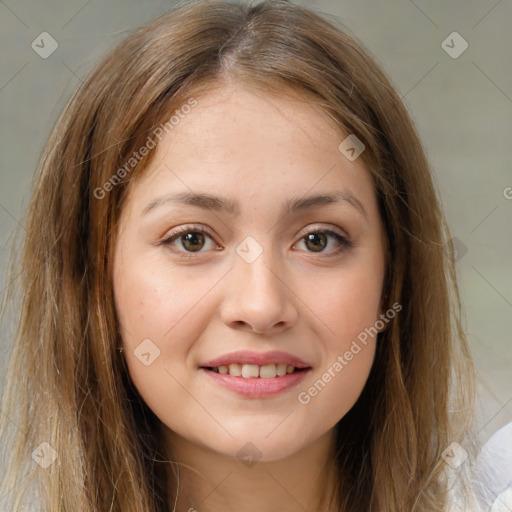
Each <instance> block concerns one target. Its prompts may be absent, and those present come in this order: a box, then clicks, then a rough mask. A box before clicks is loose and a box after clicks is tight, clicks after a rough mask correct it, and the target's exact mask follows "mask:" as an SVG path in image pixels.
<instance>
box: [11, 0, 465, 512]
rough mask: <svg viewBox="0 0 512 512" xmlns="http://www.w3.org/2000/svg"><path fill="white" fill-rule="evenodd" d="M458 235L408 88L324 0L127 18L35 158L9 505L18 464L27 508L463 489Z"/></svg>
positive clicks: (373, 502)
mask: <svg viewBox="0 0 512 512" xmlns="http://www.w3.org/2000/svg"><path fill="white" fill-rule="evenodd" d="M449 240H450V236H449V232H448V228H447V226H446V224H445V221H444V217H443V214H442V212H441V209H440V206H439V202H438V199H437V197H436V193H435V189H434V186H433V183H432V178H431V176H430V173H429V168H428V163H427V161H426V158H425V155H424V152H423V149H422V146H421V143H420V141H419V139H418V136H417V134H416V132H415V129H414V127H413V125H412V122H411V120H410V118H409V116H408V114H407V112H406V109H405V108H404V106H403V104H402V103H401V101H400V99H399V97H398V95H397V94H396V92H395V91H394V89H393V87H392V85H391V84H390V82H389V80H388V79H387V78H386V77H385V75H384V74H383V72H382V71H381V70H380V69H379V67H378V66H377V64H376V63H375V62H374V61H373V60H372V58H371V57H370V56H369V55H368V54H367V53H366V52H365V51H364V50H363V49H362V47H361V46H360V45H359V44H358V43H357V42H356V41H355V40H354V39H353V38H351V37H349V36H348V35H346V34H345V33H344V32H342V31H341V30H340V29H339V28H337V27H335V26H334V25H333V24H331V23H330V22H328V21H327V20H326V19H325V18H323V17H321V16H320V15H318V14H316V13H313V12H312V11H310V10H307V9H305V8H302V7H298V6H295V5H293V4H289V3H287V2H284V1H275V2H262V3H258V4H241V5H237V4H231V3H229V2H217V1H215V2H192V3H187V4H184V5H182V6H180V7H179V8H177V9H174V10H172V11H171V12H169V13H168V14H165V15H164V16H162V17H160V18H158V19H157V20H155V21H153V22H152V23H150V24H148V25H146V26H144V27H142V28H140V29H139V30H137V31H136V32H135V33H134V34H132V35H131V36H129V37H128V38H127V39H126V40H125V41H123V42H122V43H121V44H120V45H119V46H118V47H117V48H115V49H114V51H112V52H111V53H110V54H109V55H108V56H107V57H106V58H105V59H104V60H103V61H102V62H101V63H100V64H99V65H98V66H97V67H96V69H95V70H94V71H93V72H92V73H91V75H90V76H89V78H88V79H87V80H86V81H85V82H84V84H82V86H81V87H80V88H79V90H78V91H77V93H76V94H75V96H74V97H73V98H72V100H71V101H70V103H69V105H68V107H67V108H66V109H65V111H64V113H63V114H62V116H61V118H60V120H59V121H58V122H57V124H56V127H55V129H54V131H53V134H52V135H51V137H50V139H49V141H48V144H47V149H46V152H45V154H44V156H43V159H42V162H41V166H40V169H39V172H38V176H37V183H36V186H35V190H34V195H33V198H32V201H31V204H30V206H29V210H28V217H27V226H26V238H25V245H24V248H23V256H22V259H21V262H20V269H21V272H22V282H23V293H24V297H23V302H22V309H21V311H22V313H21V318H20V327H19V332H18V336H17V340H16V344H15V352H14V354H13V359H12V364H11V367H10V369H9V376H8V380H7V382H8V388H7V390H6V398H5V402H4V406H3V410H4V411H6V414H7V415H8V418H9V419H10V420H12V421H13V422H15V423H16V424H17V425H18V426H19V428H18V429H17V430H16V429H15V430H12V429H11V434H9V435H12V436H13V443H14V444H12V445H10V446H9V456H10V459H9V460H10V462H9V465H8V466H7V467H8V468H9V474H8V475H7V476H6V479H4V489H2V492H3V493H8V497H12V502H13V503H14V505H13V506H14V507H18V508H13V509H14V510H21V508H20V507H21V503H23V499H22V493H21V492H20V493H18V488H16V487H14V485H15V484H16V482H17V481H18V480H19V478H20V475H21V474H22V471H23V468H25V469H28V471H29V474H28V476H27V477H26V478H25V479H24V480H23V484H27V485H28V484H29V483H30V482H31V481H33V482H36V483H38V484H39V489H38V492H39V494H38V496H39V497H38V500H39V501H38V503H40V504H41V505H40V506H41V510H84V511H100V510H101V511H103V510H109V511H123V512H124V511H140V512H142V511H156V510H162V511H164V510H166V511H168V510H176V511H180V512H181V511H182V510H183V511H185V510H189V511H190V510H199V511H200V512H203V511H210V510H234V509H237V510H239V509H240V508H242V509H243V510H246V511H252V510H274V509H275V510H290V511H292V510H318V511H327V510H329V511H331V510H336V511H355V510H357V511H361V510H365V511H386V512H390V511H407V512H409V511H434V510H447V508H448V507H449V506H450V505H451V502H452V500H453V499H454V497H456V498H457V499H459V501H460V500H463V501H464V500H466V501H465V504H466V506H472V505H471V504H472V503H473V502H472V501H471V493H470V492H469V489H468V488H467V468H468V466H469V462H467V463H466V461H467V460H469V461H471V460H472V457H473V455H474V445H473V436H472V432H471V428H470V424H471V423H470V421H471V414H472V407H473V394H474V383H473V373H472V371H473V370H472V363H471V358H470V355H469V350H468V346H467V341H466V339H465V336H464V333H463V331H462V329H461V326H460V322H459V318H458V313H459V299H458V291H457V285H456V280H455V272H454V262H453V254H452V250H451V243H450V242H449ZM198 245H199V247H198ZM20 375H24V376H26V378H24V379H20V378H19V376H20ZM6 418H7V416H5V418H4V425H3V432H6V434H5V435H6V436H7V435H8V433H9V429H8V420H7V419H6ZM11 424H12V423H10V422H9V425H11ZM3 435H4V434H3ZM6 439H7V438H6ZM468 457H469V459H468ZM27 462H31V463H32V465H28V466H27ZM36 487H37V486H36ZM450 488H453V491H450ZM18 494H19V496H20V500H19V503H20V505H17V504H16V503H17V502H16V496H17V495H18ZM461 506H462V507H464V504H463V505H461ZM462 510H465V509H464V508H462Z"/></svg>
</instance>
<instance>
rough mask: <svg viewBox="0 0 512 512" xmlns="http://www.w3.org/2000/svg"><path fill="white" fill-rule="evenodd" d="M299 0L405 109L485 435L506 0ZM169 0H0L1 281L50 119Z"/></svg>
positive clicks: (499, 257)
mask: <svg viewBox="0 0 512 512" xmlns="http://www.w3.org/2000/svg"><path fill="white" fill-rule="evenodd" d="M296 3H301V4H303V5H306V6H309V7H314V8H316V9H319V10H321V11H324V12H327V13H331V14H333V15H335V16H337V17H338V19H339V20H341V22H342V23H343V24H344V25H345V27H347V28H348V29H349V31H350V32H351V33H353V34H354V35H356V36H357V37H358V38H359V39H360V40H361V41H362V42H363V44H365V45H366V47H367V48H368V49H369V51H370V52H371V53H372V54H373V55H374V57H375V58H376V59H377V61H378V62H379V63H380V64H381V65H382V66H383V68H384V69H385V70H386V71H387V73H388V74H389V75H390V77H391V79H392V81H393V82H394V83H395V85H396V87H397V89H398V91H399V92H400V94H401V95H402V97H403V99H404V101H405V102H406V104H407V106H408V107H409V109H410V111H411V112H412V115H413V118H414V120H415V122H416V124H417V127H418V129H419V132H420V135H421V136H422V139H423V141H424V144H425V147H426V149H427V152H428V155H429V158H430V161H431V163H432V167H433V172H434V174H435V178H436V181H437V185H438V188H439V191H440V195H441V198H442V201H443V204H444V208H445V212H446V216H447V218H448V222H449V224H450V227H451V230H452V234H453V236H454V237H455V238H456V239H457V240H456V242H455V243H456V246H457V247H458V251H459V252H458V257H459V261H458V263H457V266H458V273H459V276H460V286H461V292H462V298H463V301H464V305H465V316H466V327H467V332H468V334H469V337H470V342H471V349H472V352H473V355H474V358H475V363H476V366H477V369H478V373H479V377H480V383H479V395H480V405H479V418H478V430H479V433H480V437H481V440H482V441H485V440H486V439H487V438H488V437H489V436H490V435H491V434H492V433H493V432H495V431H496V430H498V429H499V428H500V427H501V426H503V425H505V424H506V423H508V422H511V421H512V385H511V383H512V382H511V381H512V379H511V374H512V372H511V369H512V345H511V335H510V332H511V330H512V272H511V263H510V262H511V254H512V229H511V227H512V222H511V221H512V188H511V189H508V188H507V187H512V172H511V171H512V156H511V151H510V147H511V144H510V139H511V136H512V69H511V67H512V64H511V63H512V58H511V57H512V36H511V34H512V1H511V0H499V1H497V0H471V1H466V0H464V1H462V0H460V1H450V2H446V1H441V0H437V1H422V0H415V1H414V2H413V1H412V0H390V1H387V2H378V1H377V0H371V1H356V0H342V1H333V0H318V1H306V0H304V1H302V2H299V1H298V2H296ZM171 5H173V2H163V1H157V0H151V1H146V2H142V1H141V0H124V1H121V0H110V1H106V2H100V1H99V0H89V1H84V0H72V1H68V2H64V1H62V0H61V1H56V0H46V1H44V2H29V1H28V0H22V1H18V2H16V1H14V0H6V1H0V27H1V33H0V39H1V46H0V48H1V49H0V52H1V57H0V58H1V61H0V73H1V74H0V112H1V116H2V117H1V125H0V140H1V144H2V150H1V151H0V292H1V291H2V290H3V289H4V287H5V284H6V283H7V263H8V256H9V248H10V239H11V235H12V232H13V229H14V228H15V227H16V226H17V225H20V226H22V225H23V217H24V211H25V208H26V205H27V202H28V199H29V191H30V186H31V180H32V176H33V173H34V170H35V167H36V165H37V161H38V159H39V156H40V152H41V149H42V147H43V144H44V142H45V139H46V137H47V135H48V132H49V129H50V127H51V125H52V124H53V122H54V121H55V119H56V117H57V115H58V114H59V112H60V111H61V109H62V108H63V107H64V105H65V104H66V101H67V99H68V98H69V97H70V95H71V93H72V92H73V91H74V90H75V88H76V87H77V86H78V85H79V83H80V82H81V81H82V80H83V78H84V77H85V75H86V73H87V72H88V71H89V70H90V69H91V67H92V66H93V65H94V63H95V62H96V61H97V60H98V59H99V58H100V57H101V56H102V55H103V54H104V53H105V51H107V50H108V49H109V48H111V47H113V46H114V45H115V44H116V43H117V42H119V41H120V40H121V39H122V38H123V37H125V36H126V35H127V34H128V31H129V30H131V29H132V28H134V27H135V26H138V25H140V24H142V23H144V22H146V21H149V20H150V19H152V18H153V17H154V16H156V15H159V14H161V13H163V12H165V11H166V10H167V9H168V8H169V7H170V6H171ZM454 31H456V32H458V33H460V35H461V36H462V37H463V38H464V39H465V40H466V41H467V43H468V45H469V46H468V48H467V50H466V51H465V52H464V53H462V54H461V55H460V56H459V57H458V58H452V57H450V56H449V55H448V54H447V53H446V52H445V50H444V49H443V47H442V46H441V43H442V42H443V41H444V40H445V39H446V38H447V36H448V35H449V34H451V33H452V32H454ZM42 32H48V33H50V34H51V36H52V37H53V38H54V39H55V40H56V41H57V42H58V45H59V46H58V49H57V50H56V51H55V52H54V53H53V54H52V55H51V56H50V57H48V58H47V59H43V58H41V57H40V56H39V55H38V54H37V53H36V52H35V51H34V50H33V49H32V48H31V43H32V41H33V40H35V39H36V37H37V36H39V34H41V33H42ZM448 41H449V43H448V44H450V45H452V43H451V41H450V39H448ZM453 44H456V47H455V49H457V48H460V46H458V43H453ZM507 190H508V191H509V193H508V194H507ZM507 195H508V197H509V198H510V199H507V197H506V196H507ZM20 230H22V227H20ZM12 278H14V279H15V278H16V276H12ZM12 330H13V327H12V325H10V322H9V319H8V317H7V320H6V321H4V323H3V325H2V330H1V332H0V334H1V338H0V342H1V344H0V347H1V349H2V352H1V354H0V375H1V376H3V373H4V369H5V367H6V363H7V357H8V354H9V349H10V344H11V338H12Z"/></svg>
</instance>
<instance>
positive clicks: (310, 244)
mask: <svg viewBox="0 0 512 512" xmlns="http://www.w3.org/2000/svg"><path fill="white" fill-rule="evenodd" d="M330 239H334V240H335V247H334V249H332V250H330V251H329V250H327V251H326V250H325V249H326V247H328V246H329V240H330ZM300 242H304V245H305V246H306V249H307V252H314V253H323V252H325V253H328V254H330V255H334V254H337V253H339V252H341V251H343V250H344V249H347V248H349V247H352V244H351V242H349V241H348V240H347V239H346V238H345V237H344V236H342V235H340V234H339V233H336V232H335V231H332V230H330V229H323V230H315V231H311V232H310V233H308V234H306V235H305V236H304V237H302V239H301V240H300Z"/></svg>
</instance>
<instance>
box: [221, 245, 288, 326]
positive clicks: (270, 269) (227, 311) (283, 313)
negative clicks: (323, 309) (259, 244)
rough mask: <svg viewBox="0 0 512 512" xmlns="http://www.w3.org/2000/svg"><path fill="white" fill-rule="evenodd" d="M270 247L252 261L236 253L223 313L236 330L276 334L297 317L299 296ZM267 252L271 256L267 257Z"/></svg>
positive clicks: (226, 289) (228, 277)
mask: <svg viewBox="0 0 512 512" xmlns="http://www.w3.org/2000/svg"><path fill="white" fill-rule="evenodd" d="M270 252H271V251H270V250H265V251H263V253H262V254H261V255H260V256H259V257H258V258H257V259H256V260H255V261H252V262H251V263H248V262H247V261H245V260H244V259H243V258H241V257H239V256H238V255H235V258H234V268H233V270H232V271H231V272H229V274H228V276H226V277H227V279H226V282H225V296H224V297H225V298H224V300H223V302H222V305H221V311H220V315H221V318H222V320H223V322H224V323H225V324H226V325H228V326H229V327H231V328H233V329H239V330H245V331H250V332H256V333H258V334H267V335H271V334H276V333H278V332H280V331H283V330H286V329H289V328H290V327H291V326H292V325H293V324H294V323H295V322H296V320H297V318H298V312H297V307H296V304H297V303H296V301H297V297H296V295H295V294H294V292H293V289H292V288H293V287H292V284H291V282H290V277H289V276H288V274H285V273H284V272H283V269H282V266H281V265H279V266H277V265H276V264H275V261H274V260H273V259H272V258H271V257H270ZM267 255H268V256H267Z"/></svg>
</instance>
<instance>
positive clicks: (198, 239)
mask: <svg viewBox="0 0 512 512" xmlns="http://www.w3.org/2000/svg"><path fill="white" fill-rule="evenodd" d="M180 239H181V243H182V245H183V247H184V248H185V249H186V250H187V251H192V252H196V251H199V250H201V249H202V247H203V245H204V235H203V233H199V232H197V231H190V232H189V233H187V234H186V235H182V236H181V238H180Z"/></svg>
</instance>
